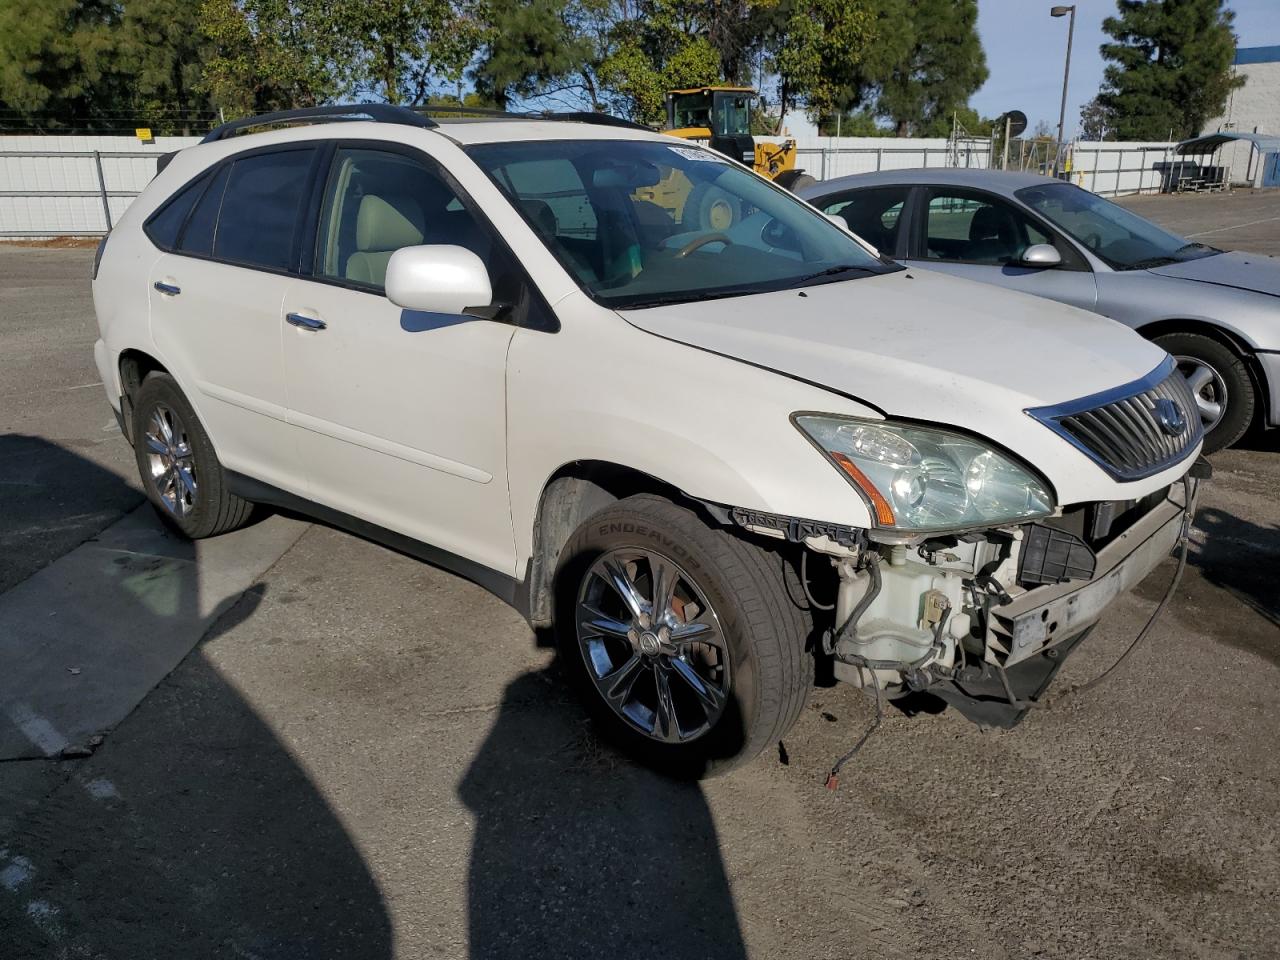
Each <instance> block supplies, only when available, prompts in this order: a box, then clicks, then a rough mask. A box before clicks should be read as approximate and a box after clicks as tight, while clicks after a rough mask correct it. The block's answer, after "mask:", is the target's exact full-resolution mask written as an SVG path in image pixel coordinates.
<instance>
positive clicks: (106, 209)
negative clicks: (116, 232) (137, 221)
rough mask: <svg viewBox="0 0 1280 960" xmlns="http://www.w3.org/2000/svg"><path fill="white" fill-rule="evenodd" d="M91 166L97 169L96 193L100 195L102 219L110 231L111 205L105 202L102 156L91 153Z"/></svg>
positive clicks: (105, 180)
mask: <svg viewBox="0 0 1280 960" xmlns="http://www.w3.org/2000/svg"><path fill="white" fill-rule="evenodd" d="M93 165H94V166H95V167H97V168H98V193H99V194H101V195H102V218H103V220H105V221H106V224H107V230H108V231H110V230H111V204H110V203H109V202H108V201H107V178H106V177H105V176H103V174H102V154H101V153H99V152H98V151H97V150H95V151H93Z"/></svg>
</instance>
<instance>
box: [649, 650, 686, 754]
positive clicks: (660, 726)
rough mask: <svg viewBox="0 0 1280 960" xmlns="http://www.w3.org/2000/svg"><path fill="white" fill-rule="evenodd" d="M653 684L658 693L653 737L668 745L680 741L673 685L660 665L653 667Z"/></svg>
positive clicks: (656, 664)
mask: <svg viewBox="0 0 1280 960" xmlns="http://www.w3.org/2000/svg"><path fill="white" fill-rule="evenodd" d="M653 684H654V687H655V688H657V691H658V701H657V704H658V706H657V709H656V710H655V711H654V717H653V735H654V736H655V737H657V738H658V739H659V740H664V741H666V742H667V743H678V742H679V741H680V724H679V723H678V722H677V721H676V705H675V702H674V701H673V700H672V699H671V684H670V682H669V681H668V680H667V671H666V669H665V668H664V667H663V666H662V664H660V663H655V664H654V665H653Z"/></svg>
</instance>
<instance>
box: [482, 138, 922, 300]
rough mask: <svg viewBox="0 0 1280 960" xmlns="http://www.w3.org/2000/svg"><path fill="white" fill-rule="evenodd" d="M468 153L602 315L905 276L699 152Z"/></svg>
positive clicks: (517, 148)
mask: <svg viewBox="0 0 1280 960" xmlns="http://www.w3.org/2000/svg"><path fill="white" fill-rule="evenodd" d="M467 152H468V154H469V155H470V156H471V158H472V159H473V160H474V161H475V162H476V163H477V164H479V166H480V167H481V168H482V169H483V170H484V171H485V172H486V173H487V174H488V175H489V176H490V177H491V178H492V179H493V181H494V182H495V183H496V184H497V185H498V187H499V188H500V189H501V190H502V191H503V192H504V193H506V195H507V196H508V197H509V198H510V200H511V202H512V204H513V205H514V206H515V208H516V209H517V210H518V211H519V212H520V213H521V214H522V215H523V216H524V218H525V220H527V221H528V223H529V225H530V226H532V227H533V229H534V230H535V231H536V232H537V233H538V235H539V236H540V237H541V238H542V241H543V242H544V243H545V244H546V245H547V247H548V249H550V250H551V252H552V253H553V254H555V256H556V257H557V258H558V259H559V260H560V262H561V264H563V265H564V267H565V269H566V270H568V271H569V272H570V273H571V274H572V275H573V276H574V277H575V278H577V281H578V283H579V284H581V286H582V288H583V289H584V290H585V291H586V292H587V293H588V294H590V295H591V296H592V297H593V298H594V299H595V300H596V301H598V302H599V303H602V304H604V305H605V306H610V307H642V306H655V305H657V304H661V303H678V302H681V301H686V300H704V299H709V298H712V297H728V296H739V295H743V294H749V293H761V292H764V291H768V290H781V289H786V288H789V287H800V286H808V285H810V284H817V283H829V282H833V281H836V280H846V279H852V278H857V277H864V276H869V275H873V274H880V273H887V272H889V271H892V270H897V269H901V268H899V267H898V266H896V265H895V264H892V263H888V262H886V261H883V260H880V259H878V258H877V257H875V256H873V255H872V254H871V253H870V252H869V251H868V250H867V249H866V248H864V247H863V246H862V245H861V244H859V243H858V242H857V241H856V240H854V239H853V238H852V237H851V236H850V235H849V234H848V233H846V232H845V231H844V230H841V229H840V228H839V227H837V226H835V225H834V224H832V223H831V222H830V221H829V220H827V219H826V218H825V217H823V216H822V215H821V214H819V213H816V212H814V211H813V210H812V209H810V208H809V207H806V206H805V205H804V204H802V203H800V202H799V201H798V200H796V199H795V198H794V197H793V196H791V195H790V194H789V193H786V192H785V191H783V190H780V189H778V188H777V187H774V186H771V185H770V184H769V183H766V182H765V181H763V180H761V179H760V178H759V177H757V176H755V175H754V174H753V173H751V172H750V171H748V170H746V169H745V168H743V167H741V166H739V165H737V164H735V163H732V162H731V161H729V160H727V159H725V158H724V157H722V156H721V155H720V154H717V153H713V152H711V151H709V150H704V149H702V148H700V147H695V146H690V145H684V144H681V143H679V142H677V141H674V140H673V141H672V142H671V143H670V144H666V143H658V142H654V141H649V140H603V141H598V140H591V141H585V140H554V141H547V142H539V143H528V142H525V143H514V144H499V143H494V144H483V145H478V146H473V147H470V148H468V150H467Z"/></svg>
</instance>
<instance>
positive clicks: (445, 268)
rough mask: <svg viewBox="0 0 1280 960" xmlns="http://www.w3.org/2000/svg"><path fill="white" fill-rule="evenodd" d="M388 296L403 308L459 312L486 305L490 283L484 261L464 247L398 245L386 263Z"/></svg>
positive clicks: (489, 292)
mask: <svg viewBox="0 0 1280 960" xmlns="http://www.w3.org/2000/svg"><path fill="white" fill-rule="evenodd" d="M386 288H387V299H388V300H390V301H391V302H392V303H394V304H395V305H396V306H397V307H404V308H405V309H406V310H420V311H422V312H424V313H451V314H460V313H463V312H465V311H466V310H467V308H468V307H487V306H489V304H490V303H491V302H492V301H493V287H492V286H491V285H490V283H489V271H488V270H486V269H485V266H484V261H483V260H481V259H480V258H479V257H477V256H476V255H475V254H474V253H472V252H471V251H470V250H468V249H467V248H466V247H455V246H449V245H445V244H439V245H432V246H420V247H401V248H400V249H399V250H397V251H396V252H395V253H393V254H392V255H391V260H390V261H389V262H388V263H387V280H386Z"/></svg>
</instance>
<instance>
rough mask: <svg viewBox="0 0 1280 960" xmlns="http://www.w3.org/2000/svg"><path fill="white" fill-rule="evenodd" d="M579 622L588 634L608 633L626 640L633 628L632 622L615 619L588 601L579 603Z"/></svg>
mask: <svg viewBox="0 0 1280 960" xmlns="http://www.w3.org/2000/svg"><path fill="white" fill-rule="evenodd" d="M578 622H579V623H580V624H582V629H583V630H585V631H586V632H587V633H588V634H607V635H608V636H611V637H617V638H618V639H619V640H626V639H627V634H628V633H629V632H630V629H631V627H630V624H626V623H623V622H622V621H621V620H615V619H614V618H613V617H610V616H607V615H605V614H603V613H601V612H600V611H599V610H597V609H596V608H595V607H593V606H591V605H590V604H586V603H580V604H578Z"/></svg>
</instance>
